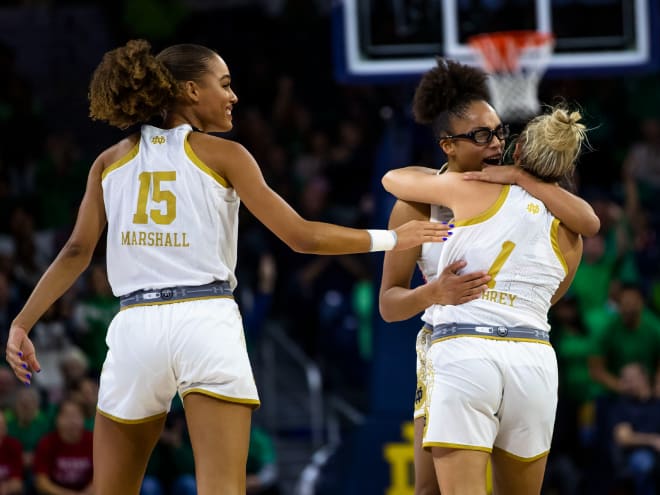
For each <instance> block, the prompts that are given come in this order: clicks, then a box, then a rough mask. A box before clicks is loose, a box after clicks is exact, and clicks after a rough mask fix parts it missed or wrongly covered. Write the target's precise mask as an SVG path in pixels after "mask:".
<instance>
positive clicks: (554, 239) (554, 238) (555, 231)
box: [550, 218, 568, 275]
mask: <svg viewBox="0 0 660 495" xmlns="http://www.w3.org/2000/svg"><path fill="white" fill-rule="evenodd" d="M550 244H552V250H553V251H554V252H555V255H556V256H557V259H558V260H559V262H560V263H561V266H563V267H564V274H565V275H568V263H566V258H564V253H562V252H561V249H559V219H558V218H555V219H553V220H552V225H551V226H550Z"/></svg>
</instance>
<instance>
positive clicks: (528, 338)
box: [431, 323, 550, 344]
mask: <svg viewBox="0 0 660 495" xmlns="http://www.w3.org/2000/svg"><path fill="white" fill-rule="evenodd" d="M463 336H466V337H482V338H488V339H499V340H518V341H524V342H539V343H542V344H549V343H550V332H547V331H545V330H540V329H538V328H529V327H506V326H502V325H496V326H493V325H473V324H465V323H445V324H442V325H434V326H433V333H432V334H431V342H437V341H439V340H444V339H450V338H453V337H463Z"/></svg>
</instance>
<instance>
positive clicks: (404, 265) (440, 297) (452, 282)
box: [379, 60, 598, 495]
mask: <svg viewBox="0 0 660 495" xmlns="http://www.w3.org/2000/svg"><path fill="white" fill-rule="evenodd" d="M486 77H487V76H486V74H485V73H484V72H483V71H481V70H480V69H478V68H474V67H470V66H466V65H462V64H458V63H456V62H453V61H446V62H445V61H443V60H438V64H437V67H435V68H433V69H431V70H430V71H428V72H427V73H426V74H425V75H424V76H423V78H422V81H421V82H420V84H419V86H418V88H417V90H416V92H415V97H414V103H413V113H414V116H415V120H416V121H417V122H418V123H421V124H430V125H431V127H432V124H433V121H434V120H435V119H436V118H437V117H438V116H439V115H440V114H442V113H443V112H446V113H448V114H454V115H458V114H459V113H460V109H461V108H462V107H464V106H466V105H469V104H470V103H472V102H475V101H486V100H487V98H488V96H489V93H488V87H487V85H486ZM447 95H449V97H447ZM437 101H441V102H443V101H444V103H441V104H440V107H438V103H435V102H437ZM436 131H437V129H436ZM439 137H440V136H438V138H439ZM495 137H497V139H498V141H499V142H500V143H501V144H502V145H503V144H504V135H502V137H501V138H500V137H499V136H497V135H495V136H492V137H491V139H494V138H495ZM487 145H488V143H485V144H484V145H483V146H484V148H485V147H487ZM461 158H462V157H460V156H458V157H457V156H455V155H452V156H449V157H448V162H447V164H446V165H445V166H444V167H443V170H442V171H438V173H442V172H444V171H445V170H449V171H455V172H463V171H464V170H465V169H466V168H467V169H468V170H470V169H471V170H475V169H479V167H481V166H483V163H481V160H479V158H480V157H479V156H478V155H477V156H476V157H475V158H476V159H477V163H468V165H467V167H466V166H464V165H463V162H464V160H462V159H461ZM497 172H500V174H499V175H497V176H495V173H497ZM502 172H504V173H502ZM487 173H488V174H489V175H488V178H491V179H492V180H495V179H497V180H500V181H501V180H505V181H512V180H516V179H517V180H518V181H519V185H521V186H522V187H525V186H526V185H529V187H530V189H532V190H533V191H534V194H535V196H536V197H537V198H538V199H540V200H541V201H544V202H546V201H547V204H548V205H554V206H555V207H556V208H559V209H560V210H561V209H562V206H561V205H566V206H568V210H566V209H564V213H567V211H568V213H569V218H568V219H567V220H566V221H567V222H571V225H570V226H569V228H571V229H575V230H576V231H577V233H579V234H583V235H593V233H594V229H598V217H596V216H595V214H594V211H593V209H592V208H591V207H590V205H589V204H588V203H587V202H585V201H584V200H582V199H581V198H579V197H577V196H574V195H572V194H570V193H568V192H567V191H564V190H561V191H559V194H556V193H557V187H556V186H555V185H553V184H550V183H546V182H540V181H538V180H535V179H534V178H533V177H532V176H531V175H529V174H527V173H525V172H524V171H522V172H521V173H520V175H516V174H514V173H513V170H511V167H489V168H487ZM475 178H477V177H475ZM484 179H486V177H484ZM558 200H560V201H561V205H558ZM550 209H551V211H552V208H550ZM571 212H573V213H577V215H576V216H574V217H573V216H572V214H571ZM555 213H556V214H557V212H555ZM560 213H561V211H560V212H558V216H559V214H560ZM427 218H431V219H432V220H433V221H451V218H452V213H451V210H448V209H447V208H443V207H441V206H438V205H428V204H423V203H412V202H406V201H402V200H398V201H397V202H396V203H395V204H394V207H393V209H392V212H391V215H390V222H389V227H390V228H393V227H396V226H398V225H401V224H403V223H405V222H407V221H410V220H412V219H427ZM560 219H561V217H560ZM441 248H442V244H424V245H422V246H420V247H418V248H415V249H410V250H408V251H401V252H388V253H386V254H385V258H384V262H383V276H382V280H381V287H380V296H379V305H380V312H381V315H382V317H383V318H384V319H385V320H386V321H401V320H405V319H408V318H411V317H412V316H414V315H416V314H418V313H420V312H421V311H424V310H426V309H427V308H430V307H431V306H432V305H433V304H442V305H446V304H451V305H456V304H462V303H465V302H469V301H471V300H474V299H477V298H480V297H482V294H483V292H485V291H486V290H487V285H486V284H487V282H488V281H489V280H490V276H488V274H487V272H486V271H476V272H471V273H466V274H462V275H458V274H457V272H458V271H460V270H461V269H462V268H464V267H465V262H464V261H462V260H461V261H456V262H454V263H452V264H450V265H448V266H447V267H444V269H443V270H442V272H441V273H440V274H439V276H438V273H437V270H438V262H439V258H440V251H441ZM416 266H417V267H419V269H420V271H421V273H422V275H423V277H424V280H425V281H426V282H427V283H426V284H424V285H422V286H420V287H415V288H411V287H410V283H411V280H412V277H413V274H414V271H415V267H416ZM422 320H423V321H424V326H423V328H422V329H421V330H420V331H419V333H418V335H417V339H416V353H417V389H416V392H415V400H414V413H413V417H414V428H415V430H414V431H415V437H414V448H415V494H416V495H432V494H437V493H439V489H438V483H437V481H436V476H435V470H434V467H433V458H432V456H431V454H430V452H428V451H426V450H424V449H423V448H422V433H423V430H424V424H425V406H426V397H427V394H426V385H425V376H426V374H427V361H426V351H427V350H428V348H429V346H430V341H431V340H430V339H431V333H432V332H431V330H432V326H431V319H430V310H429V311H425V312H424V314H423V316H422Z"/></svg>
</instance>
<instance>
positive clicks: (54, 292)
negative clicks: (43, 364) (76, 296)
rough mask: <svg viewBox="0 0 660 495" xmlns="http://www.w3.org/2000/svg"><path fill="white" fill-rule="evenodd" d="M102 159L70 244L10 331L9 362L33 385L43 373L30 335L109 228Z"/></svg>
mask: <svg viewBox="0 0 660 495" xmlns="http://www.w3.org/2000/svg"><path fill="white" fill-rule="evenodd" d="M102 156H103V155H101V156H100V157H99V158H98V159H97V160H96V162H95V163H94V165H93V166H92V168H91V170H90V172H89V176H88V178H87V189H86V191H85V195H84V196H83V199H82V202H81V204H80V209H79V210H78V217H77V219H76V224H75V226H74V228H73V232H72V233H71V236H70V237H69V240H68V241H67V243H66V244H65V245H64V247H63V248H62V250H61V251H60V252H59V254H58V255H57V257H56V258H55V260H54V261H53V262H52V263H51V265H50V266H49V267H48V269H47V270H46V272H45V273H44V274H43V276H42V277H41V279H40V280H39V282H38V283H37V285H36V286H35V288H34V290H33V291H32V294H31V295H30V297H29V298H28V300H27V302H26V303H25V306H23V309H22V310H21V311H20V312H19V313H18V315H17V316H16V318H15V319H14V321H13V322H12V325H11V328H10V330H9V337H8V339H7V349H6V358H7V362H8V363H9V365H10V366H11V367H12V369H13V371H14V373H15V374H16V376H17V377H18V378H19V379H20V380H21V381H22V382H24V383H30V379H31V375H32V373H33V372H34V371H39V370H40V366H39V362H38V361H37V358H36V355H35V351H34V346H33V345H32V342H31V341H30V339H29V338H28V332H29V331H30V330H31V329H32V327H33V326H34V324H35V323H36V322H37V321H38V320H39V318H41V316H42V315H43V314H44V313H45V312H46V310H47V309H48V308H50V306H51V305H52V304H53V303H54V302H55V301H56V300H57V299H59V298H60V297H61V296H62V295H63V294H64V293H65V292H66V291H67V290H68V289H69V288H70V287H71V286H72V285H73V283H74V282H75V281H76V279H77V278H78V277H79V276H80V274H81V273H82V272H83V271H84V270H85V269H86V268H87V267H88V266H89V263H90V261H91V259H92V255H93V254H94V249H95V248H96V244H97V243H98V240H99V238H100V237H101V234H102V232H103V229H104V228H105V224H106V216H105V208H104V204H103V192H102V190H101V173H102V171H103V161H102Z"/></svg>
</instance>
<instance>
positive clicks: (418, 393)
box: [415, 386, 424, 404]
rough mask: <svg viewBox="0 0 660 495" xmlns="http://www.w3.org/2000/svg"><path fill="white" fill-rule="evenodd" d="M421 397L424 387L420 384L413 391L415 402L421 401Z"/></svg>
mask: <svg viewBox="0 0 660 495" xmlns="http://www.w3.org/2000/svg"><path fill="white" fill-rule="evenodd" d="M423 398H424V389H423V388H422V387H421V386H419V387H417V390H416V391H415V404H419V403H420V402H422V399H423Z"/></svg>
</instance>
